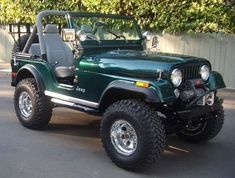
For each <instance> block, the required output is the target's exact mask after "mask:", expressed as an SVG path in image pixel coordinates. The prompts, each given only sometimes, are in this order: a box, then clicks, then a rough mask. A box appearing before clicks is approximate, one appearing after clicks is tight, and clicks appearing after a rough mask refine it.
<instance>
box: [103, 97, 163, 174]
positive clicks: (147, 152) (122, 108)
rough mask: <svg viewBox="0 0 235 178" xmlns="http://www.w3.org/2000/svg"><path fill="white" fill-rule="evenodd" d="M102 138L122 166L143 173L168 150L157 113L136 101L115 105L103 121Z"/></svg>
mask: <svg viewBox="0 0 235 178" xmlns="http://www.w3.org/2000/svg"><path fill="white" fill-rule="evenodd" d="M101 138H102V142H103V146H104V148H105V150H106V152H107V155H108V156H109V157H110V159H111V160H112V161H113V162H114V163H115V164H116V165H117V166H119V167H121V168H124V169H127V170H139V169H142V168H145V167H149V166H152V165H154V164H155V163H156V161H157V160H158V158H159V157H160V155H161V153H162V152H163V151H164V147H165V140H166V136H165V130H164V127H163V124H162V122H161V119H160V118H159V117H158V115H157V113H156V112H155V111H153V110H152V109H151V108H150V107H149V106H148V105H146V104H145V103H142V102H140V101H136V100H122V101H118V102H116V103H114V104H113V105H111V106H110V107H109V108H108V109H107V110H106V112H105V114H104V118H103V120H102V122H101Z"/></svg>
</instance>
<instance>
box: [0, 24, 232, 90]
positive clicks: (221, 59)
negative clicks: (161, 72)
mask: <svg viewBox="0 0 235 178" xmlns="http://www.w3.org/2000/svg"><path fill="white" fill-rule="evenodd" d="M8 30H9V29H8V26H0V62H9V61H10V57H11V51H12V47H13V42H14V41H13V38H12V37H11V35H9V34H8ZM23 30H25V29H23ZM157 36H158V41H159V43H158V46H157V50H158V51H160V52H168V53H177V54H185V55H191V56H198V57H203V58H206V59H208V60H209V61H210V62H211V64H212V68H213V70H216V71H219V72H220V73H221V74H222V75H223V77H224V80H225V83H226V86H227V88H233V89H235V35H228V34H221V33H218V34H194V35H189V34H179V35H170V34H164V35H161V34H157Z"/></svg>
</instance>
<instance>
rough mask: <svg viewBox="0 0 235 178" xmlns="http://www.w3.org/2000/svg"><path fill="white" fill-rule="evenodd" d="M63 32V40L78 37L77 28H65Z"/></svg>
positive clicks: (67, 40)
mask: <svg viewBox="0 0 235 178" xmlns="http://www.w3.org/2000/svg"><path fill="white" fill-rule="evenodd" d="M61 32H62V39H63V41H65V42H70V41H75V39H76V36H75V34H76V33H75V29H71V28H63V29H62V31H61Z"/></svg>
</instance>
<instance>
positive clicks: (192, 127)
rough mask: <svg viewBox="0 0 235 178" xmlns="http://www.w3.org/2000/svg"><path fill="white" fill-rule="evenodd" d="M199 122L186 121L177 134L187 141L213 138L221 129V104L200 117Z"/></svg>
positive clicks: (222, 113)
mask: <svg viewBox="0 0 235 178" xmlns="http://www.w3.org/2000/svg"><path fill="white" fill-rule="evenodd" d="M199 119H201V122H196V123H193V122H192V123H188V124H187V125H185V126H184V128H183V129H182V130H181V131H180V132H179V133H177V135H178V136H179V137H180V138H181V139H183V140H185V141H187V142H194V143H197V142H205V141H208V140H210V139H212V138H214V137H215V136H216V135H217V134H218V133H219V132H220V130H221V129H222V126H223V123H224V110H223V106H222V105H221V106H220V108H219V109H218V110H217V111H214V112H212V113H209V114H208V115H207V116H203V117H201V118H199Z"/></svg>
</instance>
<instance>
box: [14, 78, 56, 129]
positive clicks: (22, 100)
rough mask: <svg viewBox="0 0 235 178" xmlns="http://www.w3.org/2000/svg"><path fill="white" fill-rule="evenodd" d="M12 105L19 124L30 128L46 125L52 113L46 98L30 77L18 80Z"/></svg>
mask: <svg viewBox="0 0 235 178" xmlns="http://www.w3.org/2000/svg"><path fill="white" fill-rule="evenodd" d="M14 106H15V111H16V115H17V117H18V119H19V121H20V122H21V124H22V125H23V126H25V127H27V128H30V129H40V128H42V127H44V126H46V125H47V124H48V123H49V121H50V118H51V115H52V107H51V103H50V101H49V100H48V98H47V97H46V96H45V95H44V94H42V93H40V92H39V91H38V88H37V83H36V81H35V80H34V79H32V78H26V79H23V80H22V81H20V82H19V83H18V84H17V86H16V88H15V95H14Z"/></svg>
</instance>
